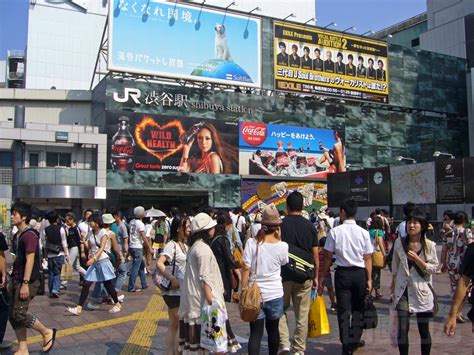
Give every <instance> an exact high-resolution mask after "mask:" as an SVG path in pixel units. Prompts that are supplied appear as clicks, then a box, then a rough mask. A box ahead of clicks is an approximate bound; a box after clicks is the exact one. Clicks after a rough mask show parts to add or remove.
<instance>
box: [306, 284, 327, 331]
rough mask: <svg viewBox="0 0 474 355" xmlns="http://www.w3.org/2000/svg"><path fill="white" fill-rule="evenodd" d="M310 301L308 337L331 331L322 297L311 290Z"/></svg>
mask: <svg viewBox="0 0 474 355" xmlns="http://www.w3.org/2000/svg"><path fill="white" fill-rule="evenodd" d="M311 301H312V302H311V307H310V309H309V320H308V328H309V329H308V338H315V337H319V336H321V335H326V334H329V333H331V329H330V327H329V320H328V313H327V311H326V304H325V302H324V297H323V296H318V295H317V294H316V292H314V290H312V291H311Z"/></svg>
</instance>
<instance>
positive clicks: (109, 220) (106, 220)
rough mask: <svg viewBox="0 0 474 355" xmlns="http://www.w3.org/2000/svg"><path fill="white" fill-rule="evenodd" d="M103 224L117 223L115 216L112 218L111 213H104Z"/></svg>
mask: <svg viewBox="0 0 474 355" xmlns="http://www.w3.org/2000/svg"><path fill="white" fill-rule="evenodd" d="M102 222H103V223H105V224H112V223H114V222H115V219H114V216H112V215H111V214H110V213H104V214H103V215H102Z"/></svg>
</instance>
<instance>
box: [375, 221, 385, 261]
mask: <svg viewBox="0 0 474 355" xmlns="http://www.w3.org/2000/svg"><path fill="white" fill-rule="evenodd" d="M378 234H379V230H378V229H376V231H375V240H377V237H378ZM372 266H373V267H376V268H378V269H383V268H384V267H385V260H384V257H383V253H382V251H380V250H376V251H374V252H373V254H372Z"/></svg>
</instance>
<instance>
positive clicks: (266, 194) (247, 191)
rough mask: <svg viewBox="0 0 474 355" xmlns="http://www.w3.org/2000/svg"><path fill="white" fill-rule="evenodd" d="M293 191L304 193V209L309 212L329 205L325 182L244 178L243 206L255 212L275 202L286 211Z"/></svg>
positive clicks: (250, 212) (242, 188)
mask: <svg viewBox="0 0 474 355" xmlns="http://www.w3.org/2000/svg"><path fill="white" fill-rule="evenodd" d="M293 191H299V192H300V193H301V194H302V195H303V197H304V200H303V201H304V202H303V204H304V209H305V210H306V211H308V213H310V212H311V210H312V209H313V208H314V209H315V210H316V211H318V210H319V209H320V208H321V207H322V206H324V205H327V185H326V183H324V182H308V181H281V180H263V179H243V180H242V186H241V199H242V208H243V209H244V210H246V211H247V212H248V213H249V214H255V213H257V212H258V211H262V210H263V208H264V207H265V206H266V205H269V204H272V203H273V204H274V205H275V206H276V207H277V208H278V209H279V210H282V211H286V198H287V197H288V194H289V193H291V192H293Z"/></svg>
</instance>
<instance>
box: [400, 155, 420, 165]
mask: <svg viewBox="0 0 474 355" xmlns="http://www.w3.org/2000/svg"><path fill="white" fill-rule="evenodd" d="M397 160H398V161H406V162H410V163H411V164H416V160H415V159H413V158H407V157H402V156H399V157H397Z"/></svg>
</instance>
